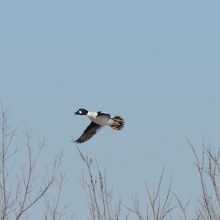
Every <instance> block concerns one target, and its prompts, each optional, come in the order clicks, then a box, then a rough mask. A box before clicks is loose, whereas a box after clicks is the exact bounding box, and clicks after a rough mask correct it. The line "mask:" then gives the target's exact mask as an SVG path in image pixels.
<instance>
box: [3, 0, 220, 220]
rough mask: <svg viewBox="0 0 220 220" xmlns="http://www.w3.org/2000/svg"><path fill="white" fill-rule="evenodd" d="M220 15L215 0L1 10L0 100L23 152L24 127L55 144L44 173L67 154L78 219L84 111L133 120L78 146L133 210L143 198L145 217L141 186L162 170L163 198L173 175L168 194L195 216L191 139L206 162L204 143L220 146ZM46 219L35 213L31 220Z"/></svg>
mask: <svg viewBox="0 0 220 220" xmlns="http://www.w3.org/2000/svg"><path fill="white" fill-rule="evenodd" d="M219 12H220V2H219V1H203V0H195V1H189V0H186V1H170V0H168V1H167V0H166V1H149V0H145V1H144V0H138V1H131V0H126V1H125V0H122V1H97V0H95V1H85V0H80V1H79V0H76V1H69V0H66V1H1V2H0V33H1V34H0V74H1V80H0V99H1V102H2V104H3V106H5V107H7V106H8V105H9V106H10V107H9V114H10V121H11V122H12V123H13V125H14V126H18V130H17V136H16V137H15V141H14V143H17V144H18V146H20V147H22V144H23V142H24V135H23V130H24V122H25V123H26V124H27V126H28V127H29V128H32V127H33V147H34V146H36V147H37V140H38V139H41V138H42V137H43V135H44V134H45V135H46V136H47V138H48V141H47V147H46V148H45V150H44V153H43V154H42V157H41V158H40V164H39V170H41V168H42V167H41V166H43V165H44V164H50V163H51V162H52V159H53V158H54V156H55V155H56V154H57V153H58V152H59V149H60V147H62V146H64V150H65V156H64V161H63V164H62V170H63V171H64V172H66V180H67V183H66V184H65V185H64V187H63V192H62V198H61V202H66V203H71V205H70V208H69V209H68V211H67V212H68V214H69V215H71V214H75V218H74V219H87V218H89V217H90V216H89V210H88V207H87V203H86V198H85V195H84V192H83V189H82V187H81V185H80V180H79V179H80V178H81V173H82V167H83V168H84V169H85V166H84V164H83V161H82V160H81V158H80V156H79V154H78V151H77V149H76V147H75V145H74V144H73V143H71V142H70V141H71V140H72V138H73V139H77V138H78V137H79V136H80V135H81V134H82V132H83V130H84V129H85V128H86V127H87V126H88V125H89V123H90V121H89V118H87V117H86V116H85V117H82V116H76V115H74V112H75V111H77V110H78V109H79V108H85V109H86V110H88V111H106V112H108V113H110V114H112V115H120V116H122V117H123V118H124V119H125V126H124V128H123V129H122V130H121V131H114V130H112V129H111V128H109V127H105V128H103V129H102V130H101V131H100V132H99V133H98V134H96V135H95V136H94V137H93V138H92V139H91V140H89V141H87V142H85V143H83V144H81V145H79V148H80V149H81V151H82V153H84V154H86V153H88V154H89V156H90V157H92V158H93V159H94V160H95V159H96V160H97V162H98V164H99V167H100V169H101V171H102V172H105V171H106V176H107V183H108V187H109V188H111V187H112V188H113V189H114V200H115V201H116V202H117V201H118V199H119V196H121V197H122V198H123V204H125V205H127V206H130V207H132V200H131V196H132V195H135V194H136V193H137V194H138V195H139V196H140V203H141V204H142V210H143V213H146V210H145V209H144V207H145V206H146V203H147V202H148V200H147V192H146V188H145V180H146V182H147V183H148V185H149V187H152V185H153V184H154V183H155V184H157V183H158V180H159V177H160V174H161V172H162V169H163V168H164V167H165V176H164V179H163V187H162V192H161V196H163V195H165V192H166V190H167V187H168V185H169V181H170V178H171V176H172V177H173V184H172V190H171V191H172V193H176V194H177V195H178V196H179V198H180V199H181V200H182V202H183V203H186V202H187V201H188V200H189V199H190V198H191V202H190V205H189V208H188V215H189V216H190V217H194V208H195V202H196V196H199V195H200V194H201V187H200V182H199V174H198V172H197V170H196V167H195V165H194V163H195V158H194V156H193V153H192V150H191V149H190V147H189V144H188V143H187V141H186V138H188V139H189V140H190V141H191V143H192V144H193V145H194V147H195V149H196V150H197V151H198V154H199V155H200V154H201V152H202V143H203V138H204V140H205V144H206V146H208V145H209V144H210V146H213V147H216V148H217V147H218V146H219V143H220V123H219V121H220V114H219V112H220V62H219V60H220V40H219V39H220V13H219ZM19 155H20V156H19V157H18V158H17V161H18V163H21V162H22V161H24V158H25V157H26V154H25V152H24V151H23V152H20V154H19ZM94 166H95V164H94ZM85 171H86V169H85ZM95 172H96V170H95V169H94V175H96V173H95ZM36 175H39V176H40V175H41V172H40V171H39V173H36ZM37 181H38V180H37ZM53 192H54V193H55V190H54V191H53V190H52V191H51V194H52V193H53ZM173 202H174V204H176V203H177V202H176V201H175V199H174V200H173ZM125 211H126V210H122V216H124V213H125ZM179 213H180V209H176V210H175V211H173V214H174V216H178V214H179ZM42 214H43V203H42V202H39V203H38V204H36V206H35V209H34V210H32V212H31V217H30V219H32V220H35V219H36V220H37V219H40V216H41V215H42ZM130 218H131V219H135V218H134V216H133V217H132V215H131V217H130ZM122 219H123V218H122Z"/></svg>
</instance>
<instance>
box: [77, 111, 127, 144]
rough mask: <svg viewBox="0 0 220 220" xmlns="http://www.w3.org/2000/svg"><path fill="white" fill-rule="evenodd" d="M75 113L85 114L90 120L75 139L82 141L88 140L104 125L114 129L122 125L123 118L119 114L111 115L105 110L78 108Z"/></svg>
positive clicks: (78, 141)
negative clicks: (93, 110) (92, 110)
mask: <svg viewBox="0 0 220 220" xmlns="http://www.w3.org/2000/svg"><path fill="white" fill-rule="evenodd" d="M75 114H76V115H87V116H88V117H89V119H90V120H91V121H92V122H91V123H90V125H89V126H88V127H87V128H86V130H85V131H84V132H83V134H82V135H81V136H80V137H79V138H78V139H77V140H76V141H75V142H76V143H79V144H80V143H83V142H85V141H87V140H89V139H90V138H91V137H92V136H93V135H94V134H96V133H97V132H98V131H99V130H101V129H102V128H103V127H104V126H105V125H108V126H111V128H113V129H114V130H121V129H122V128H123V127H124V119H123V118H121V117H120V116H111V115H110V114H108V113H106V112H102V111H99V112H88V111H87V110H85V109H82V108H81V109H79V110H78V111H77V112H75Z"/></svg>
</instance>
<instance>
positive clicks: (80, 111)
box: [75, 108, 88, 115]
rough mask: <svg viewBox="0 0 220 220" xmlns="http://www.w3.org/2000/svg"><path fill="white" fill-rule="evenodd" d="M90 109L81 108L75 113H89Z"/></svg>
mask: <svg viewBox="0 0 220 220" xmlns="http://www.w3.org/2000/svg"><path fill="white" fill-rule="evenodd" d="M87 113H88V111H87V110H85V109H83V108H80V109H79V110H78V111H77V112H75V115H87Z"/></svg>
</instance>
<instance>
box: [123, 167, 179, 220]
mask: <svg viewBox="0 0 220 220" xmlns="http://www.w3.org/2000/svg"><path fill="white" fill-rule="evenodd" d="M163 173H164V170H163V171H162V174H161V176H160V180H159V184H158V186H157V188H156V191H155V188H154V187H153V192H152V193H150V190H149V188H148V185H147V183H146V182H145V184H146V188H147V194H148V199H149V202H150V209H149V207H148V206H147V209H146V210H147V214H146V216H145V217H144V216H143V214H141V212H140V208H139V198H138V195H136V196H135V197H134V198H132V202H133V206H134V208H133V209H131V208H128V207H127V206H126V208H127V209H129V210H130V211H131V212H132V213H134V214H136V216H137V218H138V219H140V220H144V219H154V220H162V219H164V218H165V217H166V216H167V215H168V214H171V211H172V210H173V209H174V208H175V207H176V206H171V201H172V198H173V197H171V196H170V190H171V184H172V178H171V180H170V185H169V188H168V190H167V195H166V198H165V199H164V201H163V202H161V198H160V190H161V184H162V179H163Z"/></svg>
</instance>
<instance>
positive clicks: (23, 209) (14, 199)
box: [0, 102, 66, 220]
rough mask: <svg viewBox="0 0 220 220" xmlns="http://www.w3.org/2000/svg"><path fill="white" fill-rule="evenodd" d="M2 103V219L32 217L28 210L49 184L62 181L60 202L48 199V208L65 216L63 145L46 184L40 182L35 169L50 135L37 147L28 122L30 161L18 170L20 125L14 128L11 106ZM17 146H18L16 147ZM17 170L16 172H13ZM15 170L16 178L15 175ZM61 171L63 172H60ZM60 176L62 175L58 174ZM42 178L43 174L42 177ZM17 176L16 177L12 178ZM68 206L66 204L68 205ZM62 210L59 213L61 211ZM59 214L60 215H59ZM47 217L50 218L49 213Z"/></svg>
mask: <svg viewBox="0 0 220 220" xmlns="http://www.w3.org/2000/svg"><path fill="white" fill-rule="evenodd" d="M0 106H1V118H0V128H1V140H0V175H1V178H0V219H1V220H9V219H16V220H18V219H21V216H26V219H27V218H29V214H28V213H27V211H28V210H29V209H30V208H31V207H33V206H34V205H35V204H36V203H37V202H38V201H39V200H40V199H41V198H43V196H45V195H46V192H48V190H49V188H51V187H52V186H55V185H57V184H58V186H59V193H58V197H57V199H56V203H55V204H56V205H55V206H51V205H50V203H49V202H48V201H47V200H46V202H45V204H46V209H47V212H51V213H52V212H56V214H54V215H52V218H51V219H61V217H62V216H63V211H62V210H61V212H59V211H58V203H59V200H60V193H61V187H62V185H63V183H64V177H65V176H64V175H62V174H61V173H60V166H61V163H62V158H63V155H64V154H63V149H62V150H61V152H60V154H59V155H57V156H56V157H55V159H54V161H53V163H52V168H51V167H45V174H44V175H43V176H42V184H41V185H40V186H37V184H39V180H38V181H37V182H36V178H37V177H36V176H35V170H36V166H37V164H38V161H39V157H40V155H41V152H42V150H43V148H44V147H45V146H46V138H45V137H43V139H42V141H39V143H38V148H37V149H36V148H35V151H36V152H35V153H34V150H33V148H32V146H31V139H32V129H31V130H28V129H27V126H26V125H25V131H24V135H25V140H26V141H25V143H24V146H25V149H26V153H27V154H26V155H27V161H28V163H27V164H24V165H23V166H22V167H20V172H21V173H17V171H15V168H16V166H15V165H17V164H16V158H18V157H19V154H20V152H19V150H20V149H18V147H17V146H16V147H15V148H14V146H13V145H12V141H13V139H14V137H15V135H16V128H12V125H11V124H10V123H9V116H8V114H7V112H8V108H7V109H6V110H4V109H3V106H2V104H1V102H0ZM13 148H14V149H13ZM12 171H13V172H12ZM14 173H15V177H14V178H16V181H14V179H13V178H12V176H13V175H14ZM59 174H60V176H58V175H59ZM57 176H58V178H57ZM38 179H39V177H38ZM12 180H13V181H12ZM65 208H66V206H64V209H65ZM57 213H58V214H57ZM58 217H59V218H58ZM45 219H49V218H48V217H47V216H46V217H45Z"/></svg>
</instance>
